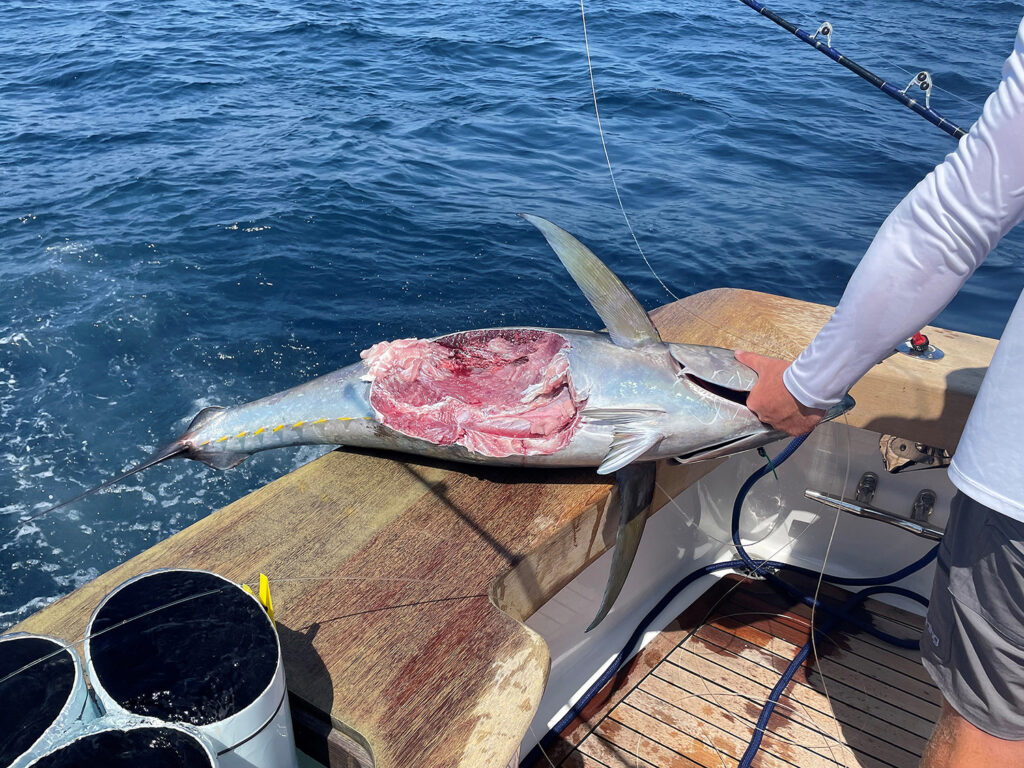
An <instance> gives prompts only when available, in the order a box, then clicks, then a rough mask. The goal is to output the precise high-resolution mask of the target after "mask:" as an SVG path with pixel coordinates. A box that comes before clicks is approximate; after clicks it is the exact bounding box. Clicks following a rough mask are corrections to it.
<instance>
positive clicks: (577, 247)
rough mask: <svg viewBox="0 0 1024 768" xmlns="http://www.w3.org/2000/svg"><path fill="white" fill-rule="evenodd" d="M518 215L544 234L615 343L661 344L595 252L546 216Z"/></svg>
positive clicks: (638, 307) (633, 299)
mask: <svg viewBox="0 0 1024 768" xmlns="http://www.w3.org/2000/svg"><path fill="white" fill-rule="evenodd" d="M519 215H520V216H522V217H523V218H524V219H526V220H527V221H528V222H530V223H531V224H533V226H535V227H536V228H537V229H539V230H540V232H541V234H542V235H544V238H545V239H546V240H547V241H548V244H549V245H550V246H551V247H552V248H553V249H554V251H555V254H556V255H557V256H558V258H559V260H560V261H561V262H562V264H563V266H565V268H566V270H568V272H569V274H570V275H571V276H572V279H573V280H575V281H576V285H578V286H579V287H580V290H581V291H583V295H584V296H586V297H587V300H588V301H589V302H590V304H591V306H592V307H593V308H594V311H595V312H597V314H598V316H599V317H600V318H601V321H602V322H603V323H604V324H605V327H606V328H607V329H608V335H609V336H611V339H612V341H613V342H615V344H617V345H618V346H620V347H625V348H627V349H633V348H635V347H643V346H646V345H649V344H661V343H662V341H661V336H660V335H659V334H658V331H657V329H656V328H655V327H654V323H652V322H651V319H650V318H649V317H648V316H647V312H646V311H644V308H643V307H642V306H641V305H640V302H639V301H637V300H636V297H635V296H634V295H633V294H632V293H630V292H629V289H628V288H627V287H626V286H625V285H624V284H623V283H622V281H621V280H619V278H618V277H616V276H615V273H614V272H612V271H611V270H610V269H608V267H606V266H605V265H604V263H603V262H602V261H601V260H600V259H599V258H597V256H595V255H594V253H593V251H591V250H590V249H589V248H587V246H585V245H584V244H583V243H581V242H580V241H579V240H577V239H576V238H575V237H573V236H572V235H571V234H569V233H568V232H566V231H565V230H564V229H562V228H561V227H559V226H558V225H556V224H552V223H551V222H550V221H548V220H547V219H542V218H541V217H540V216H533V215H531V214H529V213H520V214H519Z"/></svg>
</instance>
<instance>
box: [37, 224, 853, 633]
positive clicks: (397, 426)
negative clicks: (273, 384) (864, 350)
mask: <svg viewBox="0 0 1024 768" xmlns="http://www.w3.org/2000/svg"><path fill="white" fill-rule="evenodd" d="M520 215H521V216H522V217H523V218H524V219H525V220H526V221H528V222H529V223H530V224H532V225H533V226H535V227H537V229H539V230H540V232H541V233H542V234H543V235H544V237H545V239H546V240H547V241H548V243H549V244H550V245H551V247H552V248H553V249H554V251H555V253H556V254H557V255H558V258H559V260H560V261H561V262H562V264H563V265H564V266H565V268H566V269H567V270H568V272H569V274H570V275H571V276H572V278H573V279H574V280H575V281H576V284H577V285H578V286H579V288H580V290H581V291H582V292H583V294H584V295H585V296H586V297H587V299H588V300H589V301H590V304H591V305H592V306H593V308H594V310H595V311H596V312H597V315H598V316H599V317H600V319H601V321H602V322H603V323H604V326H605V328H606V329H607V330H606V331H605V332H593V331H583V330H565V329H551V328H540V327H513V328H485V329H480V330H473V331H461V332H458V333H452V334H447V335H445V336H438V337H435V338H432V339H399V340H396V341H392V342H380V343H378V344H375V345H374V346H373V347H371V348H370V349H367V350H364V351H363V352H362V353H361V358H362V359H361V360H360V361H358V362H355V363H353V364H351V365H348V366H346V367H344V368H340V369H338V370H336V371H333V372H332V373H328V374H325V375H323V376H320V377H319V378H316V379H313V380H311V381H307V382H305V383H304V384H299V385H298V386H295V387H293V388H291V389H287V390H284V391H283V392H277V393H275V394H272V395H268V396H266V397H263V398H260V399H258V400H253V401H251V402H248V403H243V404H241V405H236V406H233V407H227V408H225V407H219V406H213V407H210V408H205V409H203V410H202V411H200V412H199V414H198V415H196V417H195V418H194V419H193V420H192V421H191V423H190V424H189V426H188V427H187V428H186V429H185V431H184V432H183V433H182V434H181V435H180V436H179V437H178V438H176V439H175V440H173V441H171V442H169V443H168V444H167V445H166V446H164V447H163V448H161V449H160V450H159V451H157V452H156V453H155V454H153V455H152V456H150V457H149V458H147V459H145V460H144V461H143V462H142V463H141V464H139V465H137V466H135V467H133V468H131V469H130V470H128V472H126V473H125V474H123V475H121V476H119V477H116V478H114V479H112V480H108V481H106V482H105V483H103V484H101V485H99V486H97V487H96V488H93V489H91V490H89V491H86V492H85V493H83V494H80V495H79V496H76V497H75V498H74V499H72V500H71V501H69V502H64V503H62V504H58V505H57V506H55V507H51V508H50V509H47V510H44V511H43V512H40V513H37V514H34V515H32V516H31V517H29V518H28V519H27V520H22V521H21V522H22V523H24V522H27V521H28V520H33V519H36V518H39V517H42V516H43V515H45V514H47V513H48V512H50V511H52V510H54V509H57V508H59V507H63V506H67V505H68V504H70V503H73V502H77V501H79V500H81V499H82V498H83V497H85V496H88V495H89V494H90V493H94V492H96V491H99V490H103V489H105V488H108V487H110V486H111V485H113V484H115V483H116V482H118V481H120V480H122V479H124V478H125V477H128V476H130V475H133V474H135V473H136V472H140V471H142V470H144V469H148V468H149V467H152V466H154V465H156V464H159V463H162V462H164V461H167V460H170V459H172V458H177V457H182V458H188V459H193V460H196V461H200V462H203V463H204V464H207V465H208V466H210V467H214V468H216V469H228V468H230V467H233V466H235V465H236V464H239V463H240V462H242V461H244V460H245V459H246V458H247V457H249V456H251V455H252V454H253V453H256V452H257V451H264V450H268V449H271V448H280V447H284V446H296V445H343V446H351V447H360V448H376V449H387V450H393V451H398V452H402V453H408V454H414V455H419V456H431V457H435V458H441V459H448V460H451V461H457V462H466V463H475V464H497V465H505V466H511V467H596V471H597V473H598V474H602V475H609V474H615V475H616V483H617V488H618V494H617V495H618V498H619V511H618V533H617V535H616V544H615V552H614V554H613V558H612V560H613V562H612V568H611V574H610V576H609V579H608V584H607V587H606V589H605V594H604V597H603V599H602V604H601V608H600V610H599V612H598V615H597V618H596V619H595V620H594V623H593V624H592V625H591V628H593V626H596V624H597V623H598V622H599V621H601V620H602V619H603V618H604V617H605V616H606V615H607V614H608V612H609V610H610V609H611V607H612V604H613V603H614V602H615V599H616V597H617V596H618V594H619V592H620V590H621V589H622V585H623V584H624V583H625V580H626V576H627V574H628V573H629V569H630V566H631V565H632V563H633V559H634V557H635V555H636V551H637V546H638V544H639V542H640V538H641V534H642V533H643V528H644V523H645V520H646V514H647V509H648V508H649V506H650V503H651V499H652V496H653V492H654V468H655V464H654V462H656V461H657V460H659V459H668V458H674V459H676V460H677V461H679V462H683V463H687V462H693V461H702V460H705V459H711V458H716V457H720V456H727V455H730V454H733V453H737V452H739V451H743V450H747V449H749V448H756V447H758V446H760V445H763V444H765V443H768V442H771V441H773V440H776V439H779V438H781V437H783V436H784V435H783V434H782V433H781V432H777V431H775V430H773V429H772V428H771V427H769V426H767V425H765V424H762V423H761V422H760V421H758V420H757V418H756V417H755V416H754V415H753V413H751V412H750V410H749V409H748V408H747V407H746V398H747V394H748V393H749V391H750V388H751V387H752V386H753V385H754V383H755V382H756V380H757V375H756V374H755V373H754V372H753V371H752V370H751V369H750V368H747V367H746V366H744V365H742V364H741V363H739V362H737V361H736V359H735V357H734V355H733V353H732V352H731V351H729V350H725V349H719V348H717V347H706V346H699V345H694V344H675V343H666V342H664V341H663V340H662V339H661V336H660V335H659V333H658V331H657V330H656V329H655V327H654V325H653V323H651V321H650V318H648V316H647V313H646V312H645V311H644V309H643V307H642V306H641V305H640V303H639V302H638V301H637V300H636V298H635V297H634V296H633V295H632V294H631V293H630V292H629V289H628V288H626V286H625V285H623V283H622V281H621V280H619V278H618V277H616V276H615V275H614V274H613V273H612V271H611V270H610V269H608V267H606V266H605V265H604V264H603V263H602V262H601V261H600V259H598V258H597V256H595V255H594V254H593V253H592V252H591V251H590V249H588V248H587V247H586V246H585V245H583V244H582V243H581V242H580V241H579V240H577V239H576V238H575V237H573V236H572V235H571V234H569V233H568V232H566V231H565V230H564V229H562V228H560V227H558V226H556V225H554V224H552V223H551V222H550V221H547V220H546V219H542V218H540V217H539V216H533V215H530V214H520ZM852 405H853V401H852V399H850V398H849V397H847V399H846V400H845V401H844V402H843V403H841V404H840V405H839V406H836V408H834V409H833V410H832V411H831V412H830V413H829V414H828V417H829V418H831V417H835V416H837V415H839V414H840V413H843V412H844V411H846V410H848V409H849V408H850V407H852Z"/></svg>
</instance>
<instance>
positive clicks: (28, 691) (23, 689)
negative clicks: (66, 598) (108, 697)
mask: <svg viewBox="0 0 1024 768" xmlns="http://www.w3.org/2000/svg"><path fill="white" fill-rule="evenodd" d="M0 710H2V715H0V720H2V722H3V723H4V727H3V733H2V734H0V765H5V766H6V765H11V766H21V765H24V764H26V763H27V762H29V761H31V760H32V759H34V758H35V757H37V756H38V755H40V754H41V752H40V750H41V749H43V748H44V744H45V743H47V742H48V741H50V740H51V739H54V738H59V736H60V735H61V734H63V733H65V732H66V731H68V730H69V729H71V728H73V727H75V726H77V725H79V724H81V723H82V722H86V721H89V720H92V719H94V718H95V717H97V715H98V714H99V710H98V709H97V707H96V703H95V701H94V700H93V698H92V695H91V694H90V693H89V688H88V686H87V685H86V684H85V676H84V674H83V672H82V662H81V661H80V660H79V658H78V654H77V653H75V650H74V648H72V647H71V646H69V645H68V644H67V643H65V642H63V641H62V640H58V639H56V638H53V637H47V636H45V635H33V634H29V633H27V632H16V633H12V634H9V635H3V636H0Z"/></svg>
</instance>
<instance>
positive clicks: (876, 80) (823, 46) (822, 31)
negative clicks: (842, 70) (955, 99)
mask: <svg viewBox="0 0 1024 768" xmlns="http://www.w3.org/2000/svg"><path fill="white" fill-rule="evenodd" d="M740 2H741V3H743V4H744V5H746V6H748V7H750V8H753V9H754V10H755V11H757V12H758V13H760V14H761V15H762V16H764V17H766V18H768V19H771V20H772V21H774V22H775V23H776V24H778V25H779V26H780V27H782V28H783V29H785V30H786V31H787V32H790V33H791V34H794V35H796V36H797V37H799V38H800V39H801V40H803V41H804V42H805V43H807V44H808V45H810V46H813V47H814V48H816V49H817V50H818V51H820V52H821V53H823V54H825V55H826V56H828V57H829V58H830V59H832V61H835V62H837V63H839V64H842V65H843V66H844V67H846V68H847V69H848V70H850V71H851V72H853V73H854V74H855V75H859V76H860V77H862V78H864V79H865V80H867V81H868V82H869V83H871V84H872V85H873V86H875V87H876V88H878V89H879V90H881V91H882V92H883V93H885V94H887V95H889V96H891V97H892V98H894V99H896V101H898V102H899V103H900V104H902V105H903V106H905V107H907V108H908V109H912V110H913V111H914V112H916V113H917V114H919V115H920V116H921V117H923V118H924V119H925V120H927V121H928V122H929V123H932V124H933V125H936V126H938V127H939V128H941V129H942V130H944V131H945V132H946V133H948V134H949V135H950V136H952V137H953V138H954V139H959V138H960V137H961V136H966V135H967V132H966V131H965V130H964V129H962V128H960V127H959V126H958V125H956V124H955V123H953V122H951V121H950V120H947V119H946V118H944V117H943V116H942V115H940V114H939V113H938V112H936V111H935V110H934V109H932V108H931V106H930V105H929V101H930V96H931V88H932V77H931V75H930V74H928V73H927V72H918V73H917V75H915V77H914V79H913V80H911V81H910V84H909V85H907V87H906V88H904V89H902V90H900V89H899V88H897V87H896V86H894V85H892V84H891V83H887V82H886V81H885V80H883V79H882V78H880V77H879V76H878V75H876V74H875V73H874V72H872V71H871V70H869V69H866V68H865V67H862V66H861V65H860V64H858V63H857V62H855V61H851V60H850V59H848V58H846V57H845V56H843V54H841V53H840V52H839V51H837V50H836V49H835V48H833V47H832V25H831V24H830V23H829V22H827V21H826V22H825V23H824V24H822V25H821V26H820V27H818V31H817V32H815V33H814V34H813V35H809V34H807V33H806V32H804V31H803V30H802V29H800V28H799V27H798V26H796V25H795V24H792V23H791V22H788V21H786V20H785V19H784V18H782V17H781V16H779V15H778V14H777V13H775V12H774V11H771V10H769V9H768V8H765V7H764V5H762V4H761V3H759V2H757V0H740ZM819 35H824V36H825V38H826V41H827V42H826V41H822V40H819V39H818V36H819ZM915 85H916V86H917V87H918V88H920V89H921V92H922V93H924V95H925V103H924V104H921V103H920V102H919V101H917V100H916V99H912V98H910V97H909V96H907V91H909V90H910V89H911V87H913V86H915Z"/></svg>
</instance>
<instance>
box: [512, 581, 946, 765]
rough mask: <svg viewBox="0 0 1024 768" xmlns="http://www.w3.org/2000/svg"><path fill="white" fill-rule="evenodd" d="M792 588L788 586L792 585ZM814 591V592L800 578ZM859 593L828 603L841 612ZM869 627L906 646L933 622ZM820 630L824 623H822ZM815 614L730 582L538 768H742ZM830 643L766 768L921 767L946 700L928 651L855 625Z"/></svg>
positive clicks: (600, 701) (878, 619)
mask: <svg viewBox="0 0 1024 768" xmlns="http://www.w3.org/2000/svg"><path fill="white" fill-rule="evenodd" d="M782 576H783V578H789V576H788V575H787V574H785V573H783V574H782ZM801 581H802V582H803V583H802V584H801V586H802V587H803V588H805V589H807V590H808V592H809V593H813V592H814V589H815V582H814V581H813V580H801ZM848 596H849V593H846V592H843V591H842V590H839V589H836V588H834V587H827V588H826V589H824V590H823V592H822V597H823V599H827V600H829V601H831V602H834V603H836V604H838V603H840V602H842V600H843V599H845V598H846V597H848ZM865 606H866V608H867V610H866V613H865V615H866V616H867V617H869V618H870V620H871V621H872V622H873V623H874V624H875V625H876V626H878V627H879V628H880V629H883V630H884V631H887V632H891V633H893V634H895V635H897V636H899V637H905V638H914V639H916V638H917V637H919V636H920V633H921V629H922V626H923V620H922V619H921V617H919V616H916V615H914V614H910V613H907V612H905V611H902V610H900V609H897V608H893V607H891V606H888V605H885V604H883V603H879V602H876V601H873V600H869V601H867V603H865ZM819 618H820V615H819ZM808 627H809V615H808V614H807V612H806V611H805V610H804V606H803V605H800V606H799V607H797V606H794V605H793V602H792V599H791V598H789V597H782V596H780V595H779V593H778V592H776V591H774V590H773V589H772V588H771V587H769V586H767V585H766V584H764V583H756V582H755V583H750V582H746V581H744V580H743V579H741V578H740V577H738V576H729V577H726V578H724V579H722V580H721V581H720V582H719V583H718V584H716V585H715V587H713V588H712V589H711V590H709V592H708V593H707V594H706V595H705V596H704V598H703V599H702V600H701V601H698V604H695V606H694V607H693V608H691V609H688V610H687V611H686V612H685V613H684V614H683V615H682V616H680V617H679V618H678V619H677V620H676V621H674V622H673V623H672V624H671V625H670V626H669V627H668V628H667V629H666V630H665V631H664V632H662V633H661V634H660V635H659V636H658V638H657V639H655V640H654V641H653V642H652V643H651V644H650V645H649V646H647V648H645V649H644V651H643V652H641V653H640V654H639V655H638V656H637V657H635V658H634V659H633V661H632V662H631V663H630V664H629V666H628V668H627V669H625V670H624V671H623V672H622V673H620V675H619V676H618V678H617V679H615V680H613V681H611V682H610V683H609V684H608V685H607V686H606V688H605V689H604V690H602V691H601V692H600V693H599V694H598V696H597V697H596V699H595V701H594V702H593V703H592V704H591V705H590V706H589V707H588V708H587V709H586V710H585V711H584V713H583V716H582V717H581V718H580V719H578V720H576V721H575V722H574V723H572V724H571V725H570V726H569V728H568V729H566V731H565V732H564V733H563V736H562V740H561V741H560V742H558V743H556V744H555V745H554V746H552V747H551V748H549V749H548V751H547V752H546V754H545V755H544V756H543V757H541V758H540V759H539V760H537V761H536V762H535V763H534V764H533V765H532V766H530V768H548V767H549V766H552V765H554V766H559V767H561V768H584V766H586V767H587V768H590V767H591V766H604V767H605V768H618V767H619V766H630V768H637V767H638V766H639V767H642V768H652V767H653V768H676V766H687V767H691V768H692V767H694V766H700V767H702V768H723V766H724V767H725V768H729V766H735V765H737V764H738V763H739V761H740V758H741V757H742V756H743V754H744V752H745V750H746V748H747V745H748V744H749V742H750V739H751V737H752V735H753V732H754V726H755V723H756V722H757V720H758V718H759V716H760V713H761V708H762V706H763V705H764V702H765V700H766V699H767V696H768V694H769V692H770V691H771V690H772V688H773V687H774V686H775V685H776V683H777V682H778V681H779V677H780V675H781V673H782V672H783V671H784V670H785V669H786V667H787V666H788V665H789V663H790V661H791V660H792V659H793V658H794V657H795V656H796V655H797V653H798V651H799V649H800V648H801V646H802V645H803V644H804V643H806V642H807V640H808V638H809V630H808ZM828 637H829V639H828V641H827V642H820V643H819V645H818V659H819V661H820V664H819V663H818V661H816V660H815V658H814V656H813V655H811V656H810V657H809V658H808V659H807V660H806V661H805V662H804V664H803V665H802V666H801V667H800V668H799V670H798V671H797V673H796V675H795V676H794V678H793V680H792V682H790V684H789V685H788V686H787V687H786V689H785V691H784V692H783V695H782V697H781V698H780V700H779V705H778V707H777V708H776V710H775V713H774V714H773V715H772V717H771V719H770V720H769V721H768V724H767V728H766V730H765V735H764V739H763V741H762V744H761V749H760V751H759V752H758V754H757V756H756V757H755V758H754V761H753V766H754V768H838V767H839V766H842V767H843V768H858V767H859V768H903V766H908V765H916V764H917V762H918V760H919V758H920V754H921V751H922V749H923V748H924V744H925V742H926V741H927V739H928V736H929V735H930V733H931V730H932V726H933V724H934V722H935V720H936V718H937V717H938V714H939V701H940V695H939V692H938V690H937V689H936V688H935V686H934V684H933V683H932V681H931V680H930V679H929V678H928V675H927V673H926V672H925V670H924V667H922V666H921V662H920V654H919V653H918V652H917V651H908V650H904V649H897V648H894V647H892V646H888V645H886V644H885V643H884V642H882V641H879V640H877V639H876V638H874V637H871V636H870V635H868V634H867V633H866V632H864V631H860V630H856V629H853V628H851V627H843V628H839V629H837V630H834V631H832V632H830V633H829V636H828Z"/></svg>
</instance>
